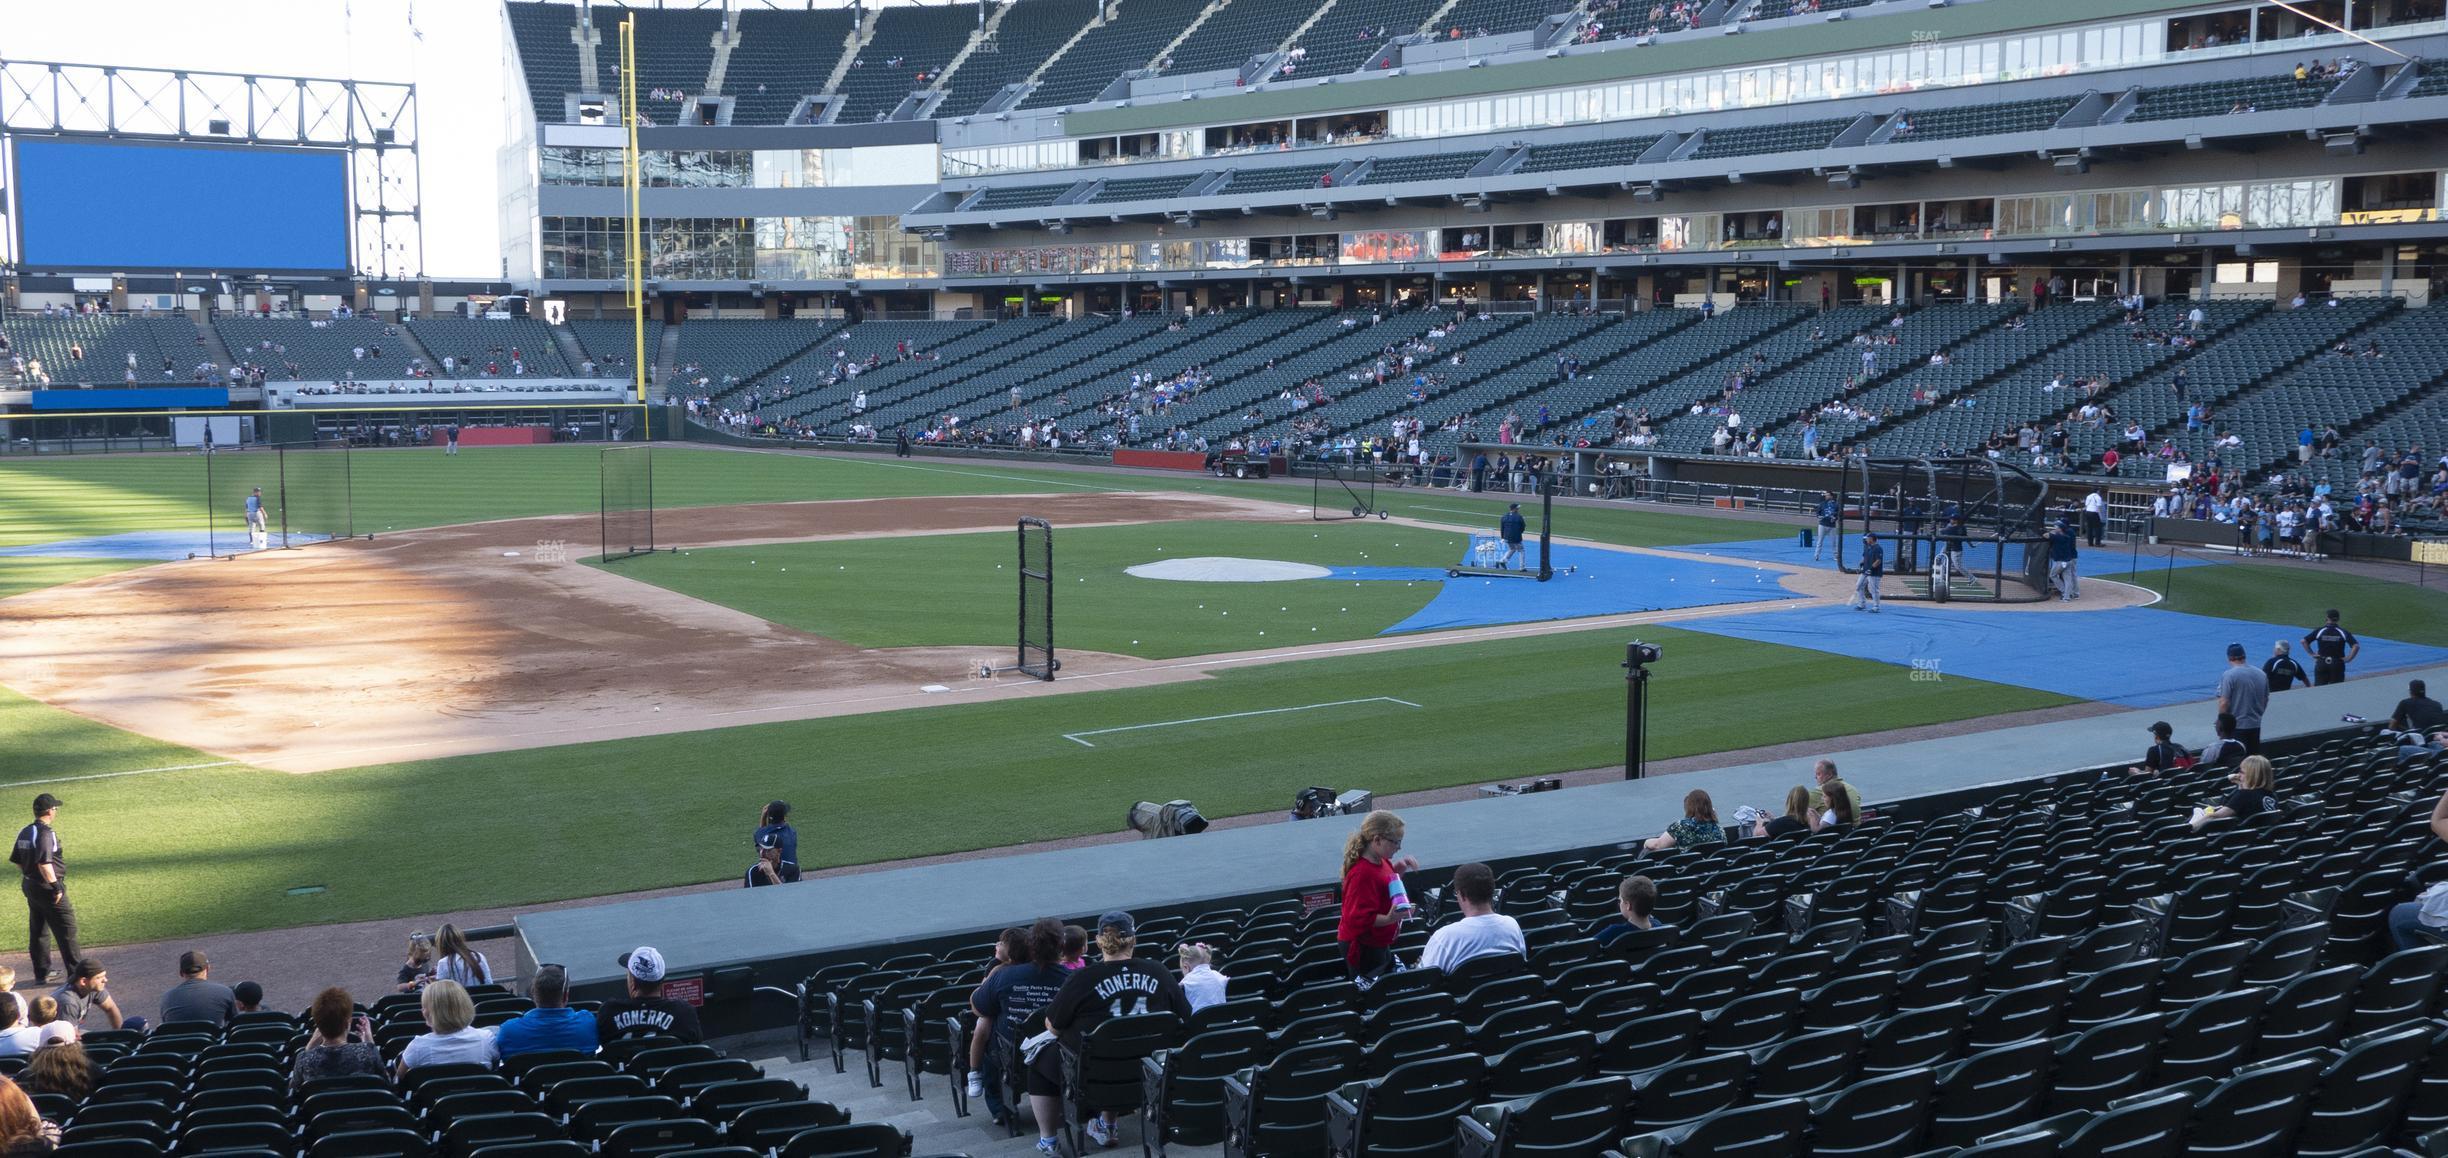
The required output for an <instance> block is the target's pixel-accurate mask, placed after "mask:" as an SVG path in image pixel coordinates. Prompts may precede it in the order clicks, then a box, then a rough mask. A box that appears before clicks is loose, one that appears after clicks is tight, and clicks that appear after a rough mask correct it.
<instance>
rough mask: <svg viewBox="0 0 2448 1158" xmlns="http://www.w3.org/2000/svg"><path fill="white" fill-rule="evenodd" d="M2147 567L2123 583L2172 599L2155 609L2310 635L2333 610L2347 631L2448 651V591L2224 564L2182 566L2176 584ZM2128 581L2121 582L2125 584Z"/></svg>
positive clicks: (2293, 569) (2322, 572)
mask: <svg viewBox="0 0 2448 1158" xmlns="http://www.w3.org/2000/svg"><path fill="white" fill-rule="evenodd" d="M2168 574H2169V573H2168V572H2166V571H2153V570H2150V569H2149V568H2148V567H2145V568H2143V570H2142V571H2141V573H2139V574H2137V575H2134V576H2132V577H2131V578H2130V579H2125V581H2127V582H2131V583H2135V584H2137V585H2140V586H2143V587H2148V588H2150V589H2151V590H2153V591H2157V592H2159V593H2161V594H2162V595H2165V596H2167V598H2166V599H2163V600H2161V601H2160V602H2159V603H2157V604H2154V606H2156V607H2159V608H2161V609H2163V610H2167V611H2188V612H2191V613H2193V614H2195V615H2215V616H2220V617H2222V618H2226V619H2252V620H2258V621H2260V622H2262V623H2275V624H2279V625H2282V626H2292V627H2295V628H2296V629H2297V630H2299V631H2310V630H2312V629H2313V628H2315V627H2318V626H2320V624H2321V619H2322V616H2323V615H2324V614H2325V613H2326V612H2327V611H2328V610H2329V609H2330V608H2332V607H2334V608H2336V609H2337V610H2338V612H2339V621H2340V622H2342V623H2344V624H2345V625H2346V627H2347V629H2348V630H2350V631H2354V632H2356V633H2358V634H2370V635H2376V636H2381V637H2383V638H2387V639H2394V640H2399V641H2402V642H2405V643H2427V644H2431V645H2433V646H2435V647H2448V591H2443V590H2439V589H2437V588H2428V587H2416V586H2413V585H2411V584H2406V583H2393V582H2390V581H2388V580H2385V579H2371V578H2366V577H2364V576H2361V575H2350V574H2346V573H2344V572H2340V571H2328V570H2323V569H2321V568H2318V567H2271V566H2266V565H2263V564H2258V563H2222V564H2219V565H2217V566H2212V567H2183V568H2179V569H2177V570H2176V572H2175V578H2174V579H2173V580H2172V581H2171V580H2170V579H2169V577H2168ZM2121 578H2122V577H2121Z"/></svg>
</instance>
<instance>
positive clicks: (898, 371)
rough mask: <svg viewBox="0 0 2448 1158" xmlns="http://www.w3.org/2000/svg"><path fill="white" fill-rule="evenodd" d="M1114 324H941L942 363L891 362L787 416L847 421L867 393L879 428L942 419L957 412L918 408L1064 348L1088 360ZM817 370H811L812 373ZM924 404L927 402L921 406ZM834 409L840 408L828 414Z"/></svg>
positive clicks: (826, 390) (870, 417)
mask: <svg viewBox="0 0 2448 1158" xmlns="http://www.w3.org/2000/svg"><path fill="white" fill-rule="evenodd" d="M1110 321H1111V319H1109V318H1086V319H1082V320H1080V321H1077V322H1066V321H1063V320H1061V319H1057V318H1026V319H1021V320H1018V321H1013V322H1003V323H999V324H996V325H993V326H981V325H979V324H978V323H969V322H963V323H937V324H936V325H937V327H938V328H937V329H936V330H935V331H934V333H933V338H934V340H935V341H936V342H937V345H935V346H934V347H933V349H934V351H935V353H937V354H939V355H940V358H939V359H930V360H923V361H919V360H913V361H910V362H903V363H891V362H889V361H888V364H886V365H883V366H879V367H878V368H876V369H875V370H871V371H868V372H866V373H864V374H861V375H859V376H858V377H857V378H856V379H854V380H851V381H845V382H840V383H836V384H834V385H831V386H819V387H818V388H817V390H816V392H815V393H814V394H812V395H810V396H809V399H808V401H807V402H806V403H804V404H794V405H793V406H791V407H789V408H787V409H786V410H785V411H784V412H785V413H791V414H799V415H809V416H818V415H821V416H823V417H826V418H830V417H832V416H834V415H836V414H839V415H844V416H846V415H847V414H848V413H849V407H850V403H851V401H852V399H853V397H854V395H855V394H856V392H858V391H861V390H863V391H866V393H867V404H868V412H867V421H869V422H873V423H875V424H876V425H877V426H879V427H886V428H889V427H891V426H897V425H899V424H901V423H903V422H908V421H911V420H912V419H913V418H917V419H925V418H934V417H941V415H942V414H944V413H951V412H953V411H952V409H951V407H950V406H946V408H945V409H944V410H942V411H939V412H936V413H933V414H929V413H926V412H924V411H923V410H921V409H919V407H922V406H933V405H934V404H935V402H936V401H939V400H944V401H948V400H950V399H953V398H963V399H965V398H966V397H967V395H965V394H951V393H948V392H949V391H951V390H952V389H953V388H955V387H957V386H958V385H959V384H961V383H963V382H968V381H970V380H972V379H975V378H977V377H979V376H981V375H985V374H989V373H992V372H993V371H995V370H996V369H998V368H1000V367H1003V366H1005V365H1008V364H1010V363H1012V362H1014V361H1017V360H1020V359H1025V358H1029V357H1031V356H1034V355H1037V354H1040V353H1042V352H1044V351H1046V350H1048V349H1051V348H1054V347H1058V346H1062V345H1063V344H1065V343H1070V342H1078V343H1081V344H1080V345H1078V346H1074V347H1072V348H1071V349H1070V351H1069V353H1068V355H1067V357H1068V358H1077V357H1082V356H1085V351H1088V350H1092V349H1094V347H1095V341H1096V337H1097V335H1098V332H1099V331H1100V330H1102V329H1104V327H1105V326H1106V325H1107V324H1108V323H1109V322H1110ZM831 345H832V343H830V342H828V343H827V345H826V347H820V348H819V349H818V350H817V351H814V352H813V353H817V354H821V353H824V352H825V350H826V349H827V348H829V347H830V346H831ZM815 369H817V368H816V367H811V372H813V371H814V370H815ZM771 379H772V376H771V375H768V376H767V377H766V379H765V380H766V381H771ZM922 399H923V400H925V401H923V402H921V401H920V400H922ZM829 406H833V407H836V408H834V409H825V408H826V407H829Z"/></svg>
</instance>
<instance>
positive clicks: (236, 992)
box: [230, 981, 263, 1005]
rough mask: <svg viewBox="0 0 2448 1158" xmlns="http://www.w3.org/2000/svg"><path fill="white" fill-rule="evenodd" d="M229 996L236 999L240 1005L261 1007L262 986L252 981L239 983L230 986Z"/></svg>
mask: <svg viewBox="0 0 2448 1158" xmlns="http://www.w3.org/2000/svg"><path fill="white" fill-rule="evenodd" d="M230 996H232V997H235V998H237V999H238V1001H239V1004H242V1005H261V1004H263V986H262V985H260V984H258V983H256V982H253V981H241V982H239V983H238V984H236V985H232V986H230Z"/></svg>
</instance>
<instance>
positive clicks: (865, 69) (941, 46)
mask: <svg viewBox="0 0 2448 1158" xmlns="http://www.w3.org/2000/svg"><path fill="white" fill-rule="evenodd" d="M976 29H977V10H976V9H974V8H963V7H961V6H959V5H957V4H955V5H947V6H941V7H931V6H927V5H918V4H913V5H894V6H890V7H886V8H884V9H882V10H880V11H878V12H877V14H876V23H875V35H874V36H873V37H871V38H869V40H868V41H867V43H866V44H864V45H861V46H860V47H859V49H858V52H857V55H856V56H855V57H853V58H852V61H851V66H850V70H849V71H848V72H845V73H843V74H842V80H841V94H840V95H841V104H840V109H839V111H838V112H836V113H834V114H833V120H834V123H836V124H845V125H847V124H860V123H864V122H867V121H877V120H882V119H884V118H885V117H886V116H889V115H891V113H892V111H893V109H894V108H896V107H898V106H899V105H900V103H901V99H902V98H903V97H906V96H908V95H909V94H911V93H913V92H917V91H918V90H920V89H924V88H930V87H932V86H933V85H934V84H935V82H936V79H937V77H938V74H940V73H942V72H943V70H944V67H945V66H946V65H949V64H951V63H952V58H953V57H954V56H957V55H959V54H960V50H961V46H962V45H963V44H966V43H968V41H969V35H970V33H972V32H974V31H975V30H976ZM894 61H899V62H900V63H898V64H895V63H893V62H894ZM920 73H924V74H926V76H925V79H923V80H922V79H920V78H919V74H920Z"/></svg>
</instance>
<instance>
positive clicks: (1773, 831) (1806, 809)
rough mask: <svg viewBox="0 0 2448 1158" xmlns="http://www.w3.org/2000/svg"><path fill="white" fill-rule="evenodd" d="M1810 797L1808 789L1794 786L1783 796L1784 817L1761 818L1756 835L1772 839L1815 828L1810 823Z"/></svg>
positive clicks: (1797, 785)
mask: <svg viewBox="0 0 2448 1158" xmlns="http://www.w3.org/2000/svg"><path fill="white" fill-rule="evenodd" d="M1810 796H1811V794H1810V789H1808V788H1804V787H1803V786H1801V785H1799V784H1796V785H1794V786H1793V790H1792V791H1790V792H1787V793H1786V794H1785V815H1783V816H1763V817H1761V818H1760V821H1759V831H1758V834H1757V835H1760V836H1764V837H1769V838H1772V839H1773V838H1775V837H1780V836H1791V835H1793V834H1794V833H1797V832H1809V831H1811V830H1812V829H1813V828H1815V827H1817V826H1816V825H1813V824H1812V823H1811V809H1810Z"/></svg>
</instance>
